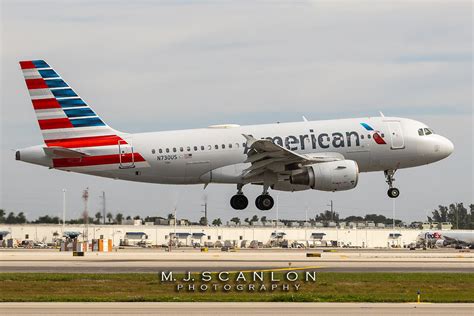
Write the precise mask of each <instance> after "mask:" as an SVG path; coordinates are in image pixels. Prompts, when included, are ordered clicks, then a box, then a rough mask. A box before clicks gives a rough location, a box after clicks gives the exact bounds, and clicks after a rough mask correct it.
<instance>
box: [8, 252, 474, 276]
mask: <svg viewBox="0 0 474 316" xmlns="http://www.w3.org/2000/svg"><path fill="white" fill-rule="evenodd" d="M307 252H311V253H315V252H317V253H320V254H321V257H320V258H318V257H306V253H307ZM282 268H305V269H308V270H315V269H317V270H319V271H321V272H400V273H403V272H458V273H473V272H474V253H469V252H466V253H461V252H456V251H440V252H436V251H429V252H415V251H408V250H407V251H392V250H372V251H368V250H363V251H346V250H338V251H336V252H322V251H315V250H310V251H308V250H307V251H288V250H286V251H284V250H280V251H271V250H270V251H266V250H253V251H239V252H220V251H211V252H208V253H201V252H199V251H196V250H180V251H175V252H171V253H169V252H164V251H157V250H138V251H135V250H121V251H118V252H111V253H93V252H89V253H86V254H85V256H84V257H73V256H72V253H70V252H69V253H68V252H59V251H57V250H25V249H22V250H14V251H5V250H1V251H0V271H1V272H46V273H59V272H62V273H132V272H146V273H158V272H160V271H173V272H187V271H190V272H201V271H247V270H252V271H253V270H268V269H282Z"/></svg>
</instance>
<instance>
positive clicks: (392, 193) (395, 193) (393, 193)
mask: <svg viewBox="0 0 474 316" xmlns="http://www.w3.org/2000/svg"><path fill="white" fill-rule="evenodd" d="M396 171H397V170H385V171H384V174H385V182H387V184H388V187H389V189H388V191H387V195H388V197H389V198H392V199H395V198H397V197H399V196H400V190H398V189H397V188H394V187H393V181H395V179H394V178H393V176H394V175H395V172H396Z"/></svg>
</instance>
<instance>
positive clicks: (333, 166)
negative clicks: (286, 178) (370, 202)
mask: <svg viewBox="0 0 474 316" xmlns="http://www.w3.org/2000/svg"><path fill="white" fill-rule="evenodd" d="M358 179H359V166H358V165H357V163H356V162H355V161H353V160H340V161H330V162H322V163H317V164H313V165H310V166H308V167H306V168H305V169H304V171H303V172H301V173H298V174H296V175H293V176H291V177H290V183H291V184H295V185H305V186H309V187H310V188H311V189H314V190H321V191H344V190H350V189H353V188H355V187H356V186H357V181H358Z"/></svg>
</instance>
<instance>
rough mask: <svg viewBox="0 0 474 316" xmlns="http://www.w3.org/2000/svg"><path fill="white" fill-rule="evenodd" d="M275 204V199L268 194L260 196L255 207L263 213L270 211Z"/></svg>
mask: <svg viewBox="0 0 474 316" xmlns="http://www.w3.org/2000/svg"><path fill="white" fill-rule="evenodd" d="M274 204H275V202H274V201H273V198H272V197H271V196H270V195H268V194H262V195H259V196H258V197H257V198H256V199H255V206H256V207H257V208H258V209H259V210H261V211H268V210H269V209H271V208H272V207H273V205H274Z"/></svg>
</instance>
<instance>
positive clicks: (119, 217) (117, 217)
mask: <svg viewBox="0 0 474 316" xmlns="http://www.w3.org/2000/svg"><path fill="white" fill-rule="evenodd" d="M122 220H123V214H122V213H117V215H115V221H116V222H117V224H122Z"/></svg>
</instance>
